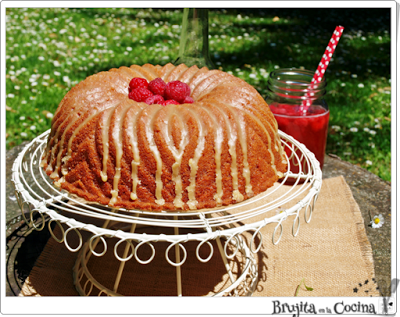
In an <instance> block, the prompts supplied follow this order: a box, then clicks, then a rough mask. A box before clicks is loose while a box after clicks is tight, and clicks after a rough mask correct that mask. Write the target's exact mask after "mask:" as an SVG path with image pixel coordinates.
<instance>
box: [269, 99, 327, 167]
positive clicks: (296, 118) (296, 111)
mask: <svg viewBox="0 0 400 317" xmlns="http://www.w3.org/2000/svg"><path fill="white" fill-rule="evenodd" d="M269 107H270V109H271V111H272V112H273V114H274V116H275V119H276V121H277V122H278V128H279V129H280V130H281V131H283V132H285V133H286V134H289V135H290V136H292V137H294V138H295V139H296V140H297V141H299V142H300V143H303V144H304V145H305V146H306V148H307V149H308V150H310V151H311V152H312V153H314V155H315V157H316V159H317V160H318V161H319V163H320V165H321V168H322V166H323V165H324V156H325V147H326V138H327V135H328V123H329V110H327V109H325V108H323V107H321V106H313V105H312V106H309V107H307V109H301V108H302V107H301V106H298V107H293V105H285V104H274V103H273V104H271V105H269ZM288 155H289V153H288Z"/></svg>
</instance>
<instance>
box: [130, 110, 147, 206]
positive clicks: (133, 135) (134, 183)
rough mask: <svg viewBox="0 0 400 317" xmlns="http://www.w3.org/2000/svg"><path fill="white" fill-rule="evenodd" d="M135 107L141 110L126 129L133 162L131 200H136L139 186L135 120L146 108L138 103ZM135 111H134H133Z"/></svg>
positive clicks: (138, 159)
mask: <svg viewBox="0 0 400 317" xmlns="http://www.w3.org/2000/svg"><path fill="white" fill-rule="evenodd" d="M137 105H140V106H141V108H140V109H138V111H136V112H135V114H134V117H133V118H132V119H130V120H129V121H128V127H127V135H128V137H129V139H130V144H131V147H132V154H133V160H132V162H131V167H132V191H131V194H130V197H131V199H132V200H136V199H137V198H138V197H137V186H138V185H139V184H140V180H139V178H138V168H139V165H140V156H139V147H138V141H137V130H136V129H137V120H138V118H139V116H140V114H141V113H142V111H143V109H145V107H146V106H144V105H143V104H140V103H138V104H137ZM135 110H136V109H135Z"/></svg>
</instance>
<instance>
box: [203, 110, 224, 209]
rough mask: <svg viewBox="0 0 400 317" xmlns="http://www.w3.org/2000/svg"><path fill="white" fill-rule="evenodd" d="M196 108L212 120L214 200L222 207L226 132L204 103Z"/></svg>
mask: <svg viewBox="0 0 400 317" xmlns="http://www.w3.org/2000/svg"><path fill="white" fill-rule="evenodd" d="M196 107H198V108H202V109H203V110H204V111H205V112H206V113H207V115H208V116H209V118H210V119H211V120H212V122H213V125H214V127H215V129H214V159H215V185H216V188H217V192H216V193H215V195H214V200H215V202H216V203H217V206H221V205H222V196H223V194H224V192H223V189H222V171H221V152H222V142H223V141H224V132H223V131H222V126H221V125H220V124H218V120H217V118H216V117H215V115H214V114H213V113H212V112H211V111H210V110H209V109H208V108H207V107H205V106H204V105H203V104H202V103H197V104H196Z"/></svg>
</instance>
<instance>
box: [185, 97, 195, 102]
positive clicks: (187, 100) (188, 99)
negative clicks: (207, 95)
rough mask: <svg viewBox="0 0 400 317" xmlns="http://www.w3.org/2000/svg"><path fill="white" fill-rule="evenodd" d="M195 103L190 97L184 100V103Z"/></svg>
mask: <svg viewBox="0 0 400 317" xmlns="http://www.w3.org/2000/svg"><path fill="white" fill-rule="evenodd" d="M193 102H194V100H193V98H192V97H190V96H187V97H185V99H184V100H183V103H193Z"/></svg>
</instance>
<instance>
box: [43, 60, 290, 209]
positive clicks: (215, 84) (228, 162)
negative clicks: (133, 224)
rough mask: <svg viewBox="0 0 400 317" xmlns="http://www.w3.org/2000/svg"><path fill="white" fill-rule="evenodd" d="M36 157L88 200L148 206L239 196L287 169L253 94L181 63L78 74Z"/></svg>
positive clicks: (232, 80)
mask: <svg viewBox="0 0 400 317" xmlns="http://www.w3.org/2000/svg"><path fill="white" fill-rule="evenodd" d="M41 165H42V167H43V168H44V170H45V171H46V173H47V174H48V175H49V176H50V178H52V179H53V180H54V181H55V185H56V186H58V187H61V188H63V189H65V190H67V191H69V192H70V193H73V194H76V195H78V196H80V197H82V198H84V199H86V200H87V201H93V202H98V203H101V204H103V205H109V206H113V207H123V208H127V209H141V210H155V211H160V210H195V209H202V208H212V207H216V206H222V205H229V204H234V203H238V202H241V201H243V200H245V199H248V198H250V197H253V196H254V195H257V194H259V193H262V192H264V191H266V190H267V189H268V188H269V187H271V186H272V185H273V184H274V183H275V182H276V181H277V180H278V179H279V178H281V177H282V176H283V173H284V172H286V171H287V162H286V157H285V155H284V151H283V148H282V145H281V141H280V138H279V135H278V127H277V123H276V120H275V118H274V116H273V114H272V112H271V111H270V109H269V107H268V105H267V103H266V102H265V101H264V99H263V98H262V97H261V96H260V94H259V93H258V92H257V91H256V90H255V89H254V88H253V87H252V86H251V85H249V84H247V83H246V82H245V81H243V80H241V79H239V78H237V77H235V76H233V75H230V74H228V73H225V72H223V71H220V70H209V69H208V68H206V67H203V68H200V69H199V68H198V67H197V66H192V67H187V66H186V65H184V64H181V65H179V66H174V65H172V64H167V65H165V66H160V65H156V66H154V65H151V64H145V65H143V66H138V65H132V66H131V67H120V68H118V69H115V68H114V69H111V70H109V71H107V72H100V73H98V74H95V75H92V76H89V77H88V78H86V79H85V80H83V81H82V82H80V83H79V84H78V85H76V86H75V87H73V88H72V89H71V90H70V91H69V92H68V93H67V94H66V95H65V97H64V98H63V100H62V101H61V103H60V104H59V106H58V108H57V110H56V112H55V115H54V117H53V121H52V124H51V132H50V135H49V138H48V143H47V147H46V149H45V151H44V154H43V157H42V162H41Z"/></svg>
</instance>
